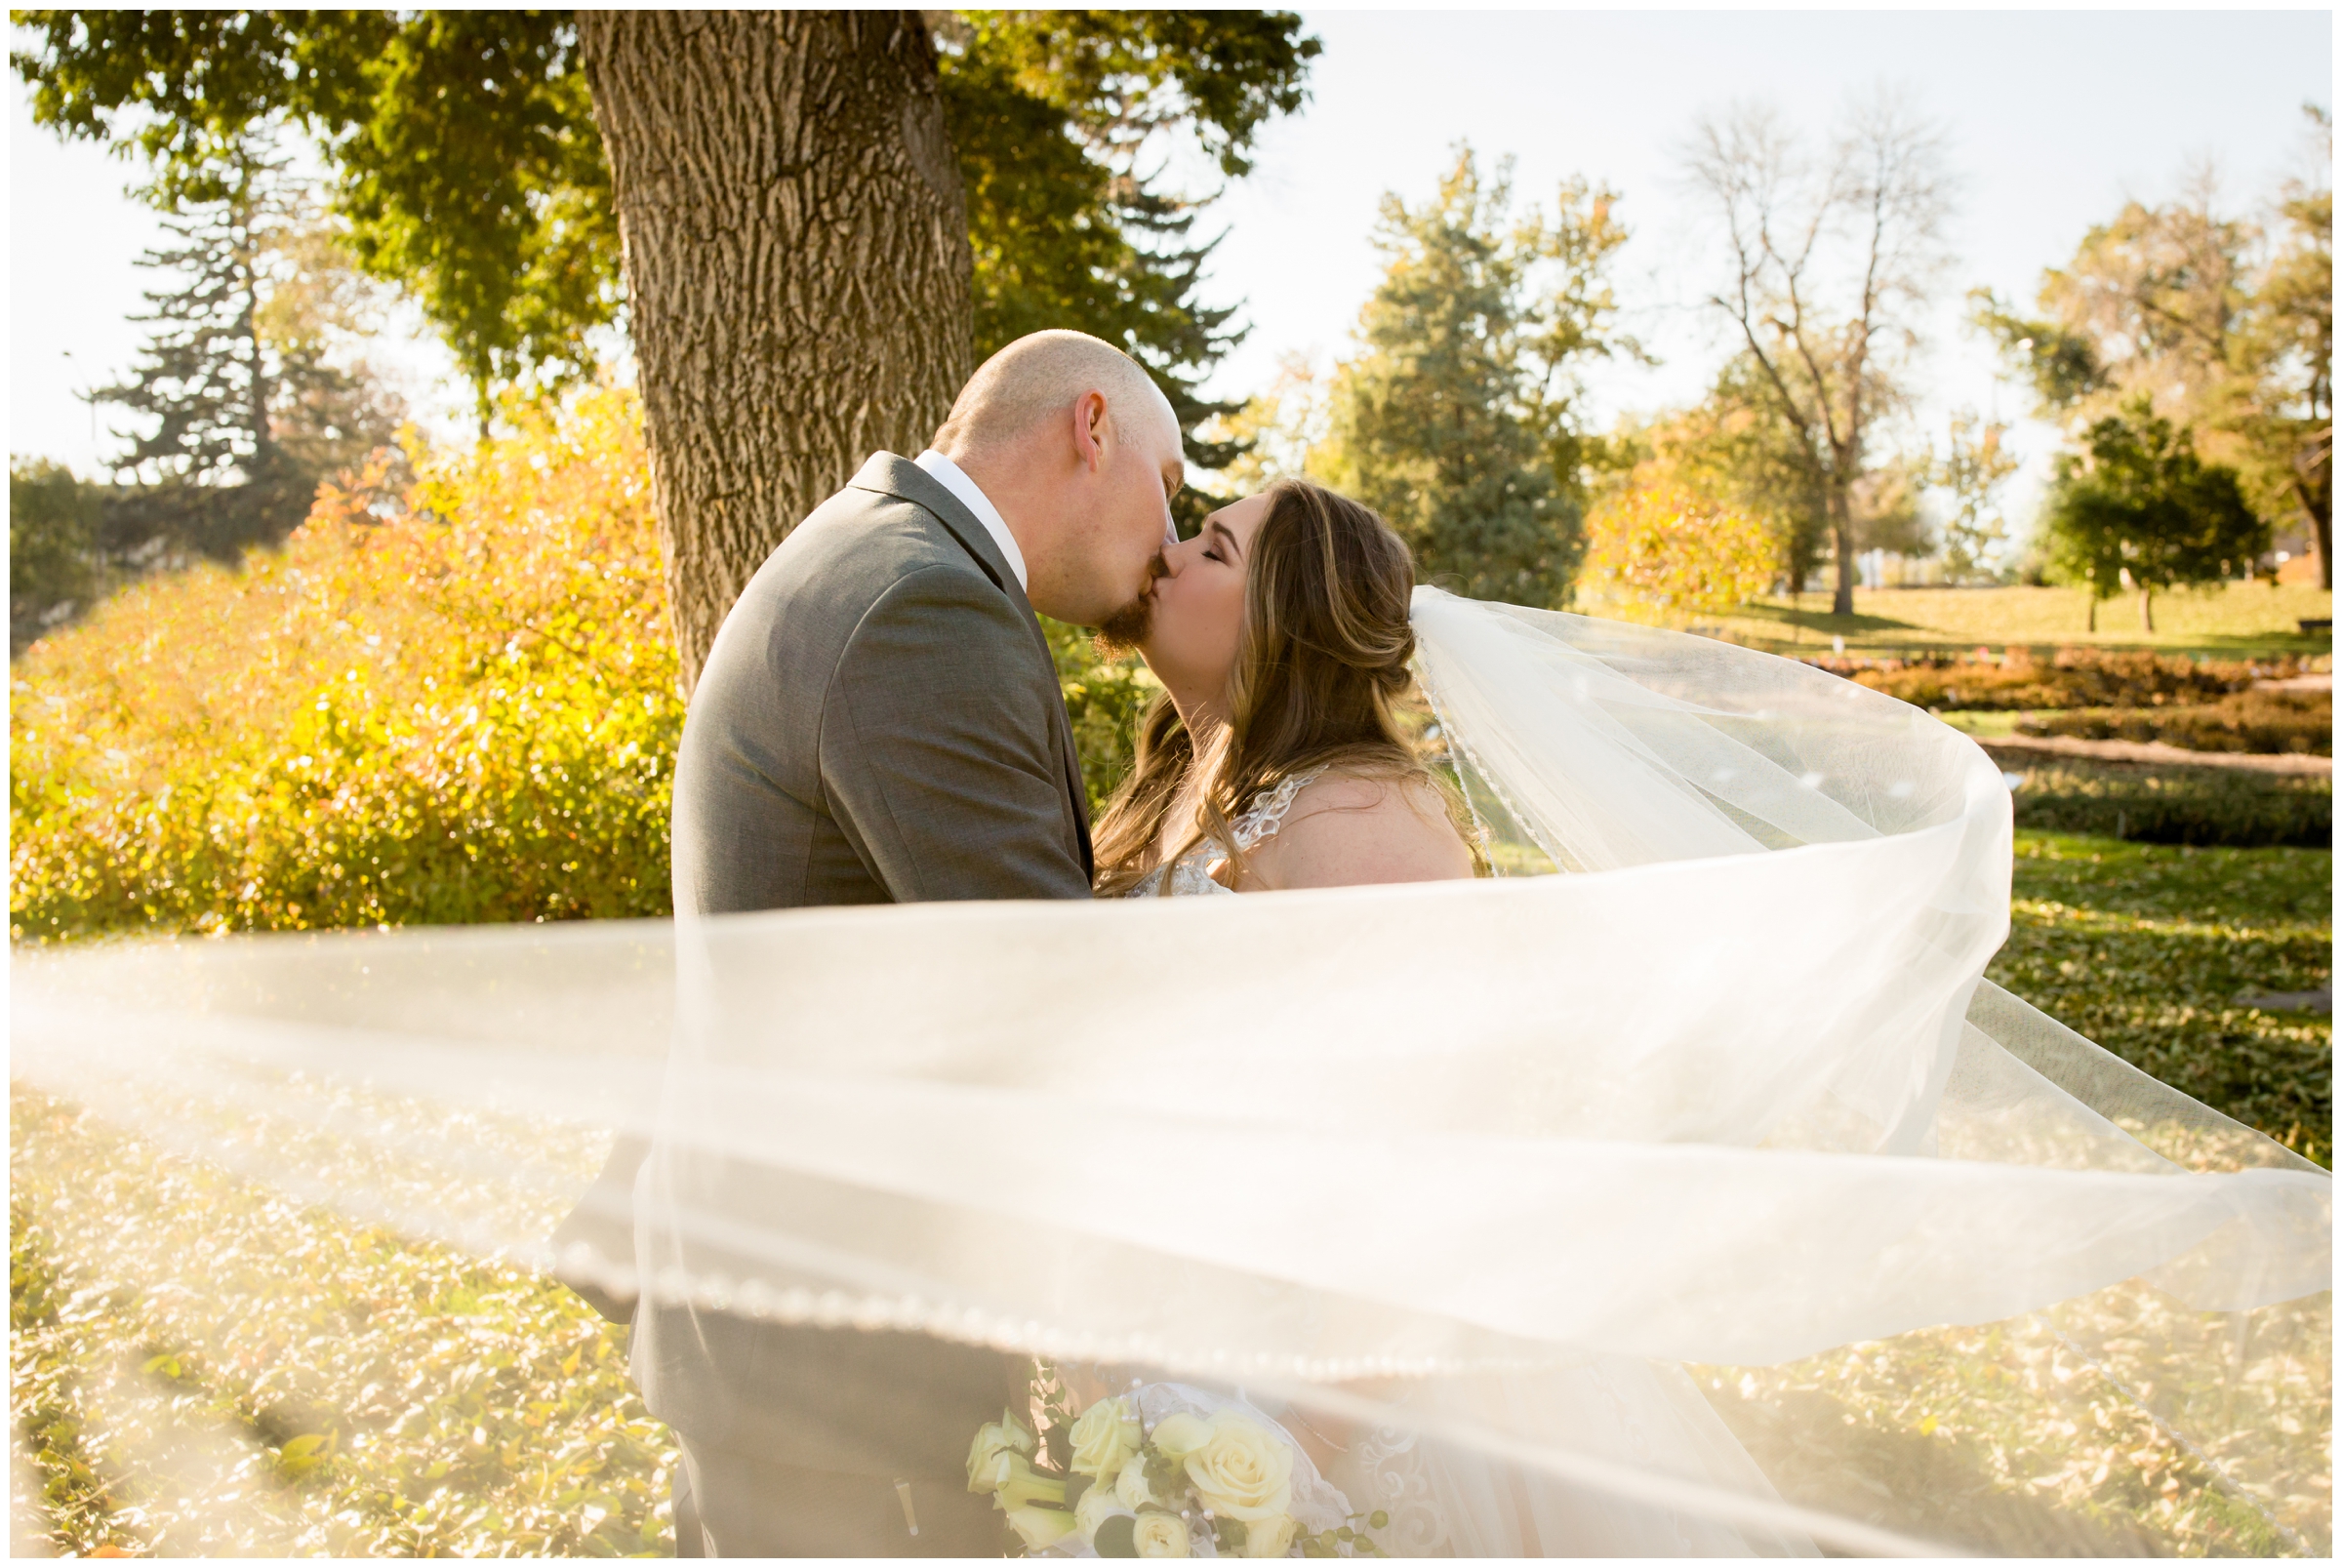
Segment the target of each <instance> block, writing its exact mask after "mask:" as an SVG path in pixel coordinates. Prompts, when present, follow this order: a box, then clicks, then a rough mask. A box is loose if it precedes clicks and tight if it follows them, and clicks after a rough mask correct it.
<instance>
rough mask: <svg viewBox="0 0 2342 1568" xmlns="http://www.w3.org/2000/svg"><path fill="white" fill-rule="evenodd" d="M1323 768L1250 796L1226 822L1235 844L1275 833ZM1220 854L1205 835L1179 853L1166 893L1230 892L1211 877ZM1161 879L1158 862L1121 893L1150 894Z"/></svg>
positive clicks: (1247, 844) (1247, 845) (1248, 844)
mask: <svg viewBox="0 0 2342 1568" xmlns="http://www.w3.org/2000/svg"><path fill="white" fill-rule="evenodd" d="M1324 772H1325V769H1324V768H1323V767H1315V768H1304V769H1302V770H1301V772H1299V773H1289V774H1287V775H1285V777H1284V778H1282V779H1280V780H1278V781H1277V782H1276V783H1275V784H1273V785H1272V786H1271V787H1269V788H1267V789H1264V790H1262V791H1261V792H1260V793H1259V794H1257V795H1255V796H1253V797H1252V804H1251V805H1249V806H1247V807H1245V808H1244V810H1243V811H1242V813H1240V814H1239V815H1238V816H1237V818H1236V820H1235V821H1234V822H1232V823H1230V824H1228V825H1229V829H1230V831H1231V832H1232V834H1233V835H1234V837H1235V840H1236V848H1238V849H1240V850H1245V851H1250V850H1252V849H1253V848H1254V847H1255V846H1257V845H1258V844H1259V843H1260V842H1261V840H1263V839H1265V838H1273V837H1275V836H1276V830H1277V829H1278V828H1280V827H1282V826H1284V825H1285V815H1286V813H1288V812H1290V811H1291V810H1292V809H1293V802H1294V801H1295V800H1296V799H1298V798H1300V795H1301V792H1302V791H1303V790H1304V789H1307V788H1308V787H1309V786H1310V785H1311V784H1314V783H1315V782H1316V781H1317V779H1318V778H1319V777H1320V776H1321V775H1323V774H1324ZM1221 858H1222V851H1221V848H1220V846H1219V845H1218V844H1216V843H1214V842H1212V840H1210V839H1208V838H1207V839H1205V840H1204V841H1203V842H1202V843H1200V844H1198V845H1196V846H1195V847H1194V848H1193V849H1191V850H1190V851H1188V852H1187V853H1186V854H1185V855H1182V856H1181V857H1180V858H1179V859H1178V860H1177V861H1176V862H1174V863H1173V864H1172V865H1171V867H1170V870H1171V895H1170V896H1171V897H1172V898H1175V899H1177V898H1186V897H1191V896H1194V895H1201V894H1211V893H1232V892H1233V891H1234V889H1232V888H1224V887H1222V886H1221V885H1220V884H1219V883H1217V882H1215V881H1213V880H1212V870H1211V868H1212V864H1213V863H1214V862H1215V861H1218V860H1220V859H1221ZM1162 880H1163V867H1161V866H1159V865H1158V866H1156V867H1155V868H1154V869H1153V870H1151V871H1150V872H1148V873H1147V875H1146V876H1145V877H1144V878H1143V879H1141V881H1140V882H1139V885H1138V886H1136V887H1134V888H1132V889H1131V890H1130V892H1129V893H1128V894H1126V895H1125V897H1127V898H1133V899H1146V898H1152V897H1154V895H1155V891H1156V889H1157V888H1159V887H1160V886H1161V884H1162Z"/></svg>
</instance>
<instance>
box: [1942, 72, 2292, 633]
mask: <svg viewBox="0 0 2342 1568" xmlns="http://www.w3.org/2000/svg"><path fill="white" fill-rule="evenodd" d="M2309 114H2310V118H2311V122H2312V126H2313V129H2314V130H2315V131H2316V132H2317V133H2318V135H2319V137H2320V138H2321V141H2322V149H2321V156H2320V157H2319V158H2318V160H2317V166H2318V169H2319V171H2320V172H2319V173H2318V174H2316V175H2314V176H2312V177H2310V178H2306V179H2302V180H2297V181H2292V182H2290V183H2289V184H2288V185H2287V186H2286V187H2285V188H2284V189H2283V191H2282V192H2281V194H2280V197H2279V199H2278V201H2277V202H2276V203H2275V204H2274V210H2273V211H2272V213H2271V215H2270V220H2269V221H2268V222H2266V223H2261V222H2255V221H2250V220H2248V219H2246V218H2245V217H2242V216H2240V215H2239V214H2237V213H2235V212H2233V211H2230V210H2228V209H2227V208H2226V207H2225V206H2224V204H2223V202H2222V200H2221V197H2220V192H2219V189H2218V187H2217V186H2216V184H2215V183H2214V182H2213V181H2212V180H2211V179H2210V178H2209V176H2208V175H2202V174H2200V175H2198V176H2197V177H2195V178H2194V179H2192V180H2191V181H2188V183H2187V186H2186V188H2185V189H2183V190H2182V192H2181V193H2180V195H2179V196H2178V197H2177V199H2175V200H2172V201H2168V202H2164V203H2162V204H2160V205H2156V206H2150V205H2148V204H2146V203H2144V202H2137V201H2133V202H2129V203H2126V204H2124V206H2123V207H2122V209H2121V211H2120V212H2118V213H2117V214H2116V215H2115V216H2114V218H2113V219H2112V220H2110V221H2107V222H2104V223H2101V224H2098V225H2096V226H2095V227H2093V228H2091V229H2090V230H2089V232H2088V233H2087V234H2085V235H2084V236H2083V238H2082V241H2081V244H2080V246H2079V247H2077V248H2076V251H2075V254H2074V258H2073V260H2072V261H2069V262H2067V263H2066V264H2065V265H2064V266H2061V267H2054V268H2051V269H2050V270H2049V271H2047V272H2045V273H2043V274H2042V279H2041V286H2040V290H2039V297H2038V301H2037V310H2038V314H2035V315H2030V316H2029V315H2026V314H2024V313H2022V312H2020V311H2019V310H2017V309H2016V308H2014V307H2013V306H2012V305H2010V304H2008V303H2006V302H2001V301H1999V300H1997V299H1995V298H1993V297H1992V296H1991V295H1989V294H1980V295H1978V296H1977V297H1976V308H1975V316H1976V319H1977V321H1978V323H1979V324H1980V325H1982V326H1983V327H1984V328H1985V329H1986V330H1987V331H1988V332H1990V333H1991V334H1992V335H1993V336H1994V337H1996V338H1998V339H1999V342H2000V344H2001V346H2002V348H2003V349H2004V350H2005V351H2006V352H2007V353H2008V354H2009V356H2010V357H2011V359H2012V360H2014V361H2015V362H2016V364H2017V365H2018V366H2019V367H2020V368H2021V369H2022V370H2023V371H2024V372H2025V373H2026V374H2027V376H2028V378H2029V379H2030V380H2031V381H2032V382H2033V384H2034V387H2035V390H2036V392H2037V393H2038V394H2039V399H2040V402H2041V405H2042V408H2043V412H2044V413H2046V414H2048V415H2049V416H2050V417H2052V418H2055V419H2057V420H2059V421H2060V422H2062V423H2063V424H2064V425H2065V427H2066V430H2067V433H2068V435H2069V437H2070V438H2072V439H2073V440H2074V441H2076V442H2077V443H2078V444H2079V443H2082V442H2085V441H2086V440H2087V439H2088V432H2089V431H2090V430H2091V429H2092V428H2093V427H2095V426H2096V425H2097V424H2098V423H2099V422H2101V421H2104V420H2107V419H2113V418H2119V417H2120V411H2121V410H2122V409H2124V408H2125V407H2127V406H2128V405H2130V404H2133V403H2135V402H2136V401H2137V400H2139V399H2141V398H2145V399H2147V400H2148V401H2149V402H2150V403H2151V404H2152V405H2153V407H2154V410H2155V412H2156V413H2157V415H2159V416H2160V417H2162V418H2164V419H2167V420H2170V421H2172V422H2176V423H2177V424H2179V425H2181V426H2184V427H2185V428H2186V429H2187V430H2188V431H2189V433H2190V436H2191V439H2192V441H2193V444H2194V445H2195V446H2196V447H2197V448H2198V449H2200V450H2201V452H2202V453H2203V455H2204V456H2205V458H2206V459H2208V460H2213V461H2217V462H2221V463H2224V464H2226V465H2229V466H2232V467H2234V468H2235V469H2236V470H2237V472H2238V474H2239V476H2240V478H2241V481H2242V483H2243V485H2244V488H2245V493H2246V495H2247V497H2248V498H2249V499H2250V500H2251V502H2252V503H2253V504H2254V507H2255V509H2256V510H2257V511H2259V512H2260V514H2261V515H2262V517H2263V518H2265V519H2266V520H2267V521H2268V522H2270V523H2271V524H2273V525H2276V526H2279V527H2301V528H2302V529H2304V531H2305V532H2306V533H2307V534H2308V536H2309V539H2310V543H2311V545H2312V548H2313V549H2314V550H2315V551H2316V553H2317V555H2318V560H2319V571H2320V574H2321V578H2322V582H2323V583H2324V585H2326V586H2328V587H2330V586H2332V581H2333V568H2332V552H2333V355H2334V343H2333V330H2334V329H2333V189H2332V183H2331V180H2330V178H2329V175H2328V163H2329V157H2328V155H2329V154H2330V141H2331V133H2330V124H2329V122H2328V120H2327V117H2326V115H2325V113H2324V111H2322V110H2321V109H2317V108H2312V109H2311V110H2310V111H2309Z"/></svg>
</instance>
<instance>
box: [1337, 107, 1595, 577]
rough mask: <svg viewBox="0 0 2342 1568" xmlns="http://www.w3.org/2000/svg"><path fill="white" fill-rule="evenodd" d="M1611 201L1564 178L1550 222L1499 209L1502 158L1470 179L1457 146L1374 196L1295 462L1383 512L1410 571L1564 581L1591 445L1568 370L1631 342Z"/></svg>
mask: <svg viewBox="0 0 2342 1568" xmlns="http://www.w3.org/2000/svg"><path fill="white" fill-rule="evenodd" d="M1614 200H1615V197H1614V196H1613V195H1612V194H1611V193H1610V192H1608V191H1604V190H1596V189H1593V188H1591V187H1588V186H1585V185H1582V184H1575V183H1573V184H1571V185H1568V186H1565V187H1563V189H1562V192H1561V200H1560V204H1559V208H1558V210H1557V212H1556V214H1555V220H1554V221H1553V222H1552V223H1550V224H1549V223H1548V222H1547V221H1546V220H1545V218H1544V216H1543V215H1542V214H1540V213H1538V212H1536V211H1534V210H1532V211H1530V212H1529V213H1527V214H1526V215H1525V216H1523V217H1521V218H1518V219H1515V218H1514V215H1513V211H1512V189H1511V183H1510V173H1509V169H1508V170H1502V171H1500V172H1499V173H1498V175H1497V176H1496V178H1495V179H1493V180H1483V179H1482V177H1481V175H1480V172H1479V168H1478V166H1477V164H1476V163H1475V161H1474V157H1473V154H1472V151H1471V149H1470V148H1469V147H1467V148H1464V149H1462V150H1461V152H1460V153H1459V155H1458V158H1457V161H1456V164H1455V167H1454V168H1453V169H1452V170H1451V171H1450V172H1449V174H1448V175H1447V177H1446V178H1445V179H1444V180H1442V181H1440V186H1439V192H1438V194H1437V195H1436V196H1435V197H1433V199H1432V200H1431V201H1428V202H1426V203H1424V204H1423V205H1421V206H1420V207H1410V206H1409V205H1408V204H1407V203H1405V202H1403V201H1401V200H1400V199H1399V198H1398V197H1397V196H1395V195H1392V196H1386V197H1385V198H1384V202H1383V213H1382V221H1381V225H1380V227H1379V228H1378V230H1377V233H1376V239H1375V243H1376V245H1377V246H1378V247H1379V248H1380V249H1381V250H1382V252H1383V254H1384V256H1385V257H1386V258H1387V259H1388V268H1387V270H1386V272H1385V274H1384V277H1383V281H1382V283H1381V285H1380V286H1379V287H1377V288H1376V290H1375V293H1374V297H1373V299H1371V300H1370V301H1368V302H1367V304H1366V307H1365V309H1364V310H1363V311H1362V312H1361V313H1360V315H1359V318H1358V338H1359V340H1360V351H1359V352H1358V353H1357V354H1356V355H1355V356H1354V357H1353V358H1352V359H1351V360H1349V361H1348V362H1346V363H1345V364H1343V365H1341V366H1340V367H1339V368H1338V369H1337V370H1336V372H1335V375H1334V381H1333V385H1332V388H1331V391H1330V394H1329V397H1328V403H1329V410H1328V415H1329V423H1330V431H1329V436H1328V439H1327V441H1326V442H1325V443H1324V445H1323V446H1322V447H1320V448H1319V449H1318V450H1317V452H1316V453H1313V454H1312V458H1311V468H1312V472H1314V473H1316V474H1318V476H1319V477H1321V478H1323V479H1325V480H1326V481H1327V482H1328V483H1331V484H1334V485H1336V486H1338V487H1340V488H1342V489H1344V490H1347V491H1349V492H1350V493H1352V494H1353V495H1355V496H1357V497H1358V498H1359V499H1360V500H1362V501H1364V502H1366V503H1368V504H1369V505H1371V506H1373V507H1374V508H1375V509H1376V510H1378V511H1380V512H1381V513H1382V514H1383V515H1384V516H1385V517H1387V518H1389V519H1390V521H1391V524H1392V526H1393V528H1395V529H1397V530H1398V532H1399V534H1400V535H1401V537H1403V538H1404V539H1405V540H1406V541H1407V543H1408V544H1409V545H1411V546H1412V547H1413V549H1414V551H1415V559H1416V575H1417V577H1418V578H1419V579H1421V580H1422V581H1425V582H1438V583H1443V584H1444V585H1447V586H1451V587H1453V588H1455V589H1456V591H1458V592H1460V593H1464V594H1467V595H1470V596H1471V597H1474V598H1482V599H1501V600H1506V601H1509V602H1511V603H1515V604H1528V605H1551V604H1558V603H1560V602H1561V601H1562V599H1563V598H1564V597H1565V596H1566V594H1567V593H1568V591H1569V583H1570V578H1571V576H1572V575H1573V574H1574V572H1575V571H1576V568H1577V559H1578V554H1579V551H1580V548H1581V543H1580V539H1579V533H1580V521H1581V518H1582V517H1583V515H1584V504H1583V498H1584V475H1583V469H1584V466H1585V463H1586V461H1587V458H1588V448H1589V446H1590V442H1589V440H1588V438H1587V436H1586V435H1585V432H1584V431H1583V429H1582V428H1581V426H1580V423H1579V422H1578V420H1577V418H1576V408H1575V405H1576V402H1577V398H1576V395H1575V392H1576V388H1575V385H1574V382H1573V372H1574V370H1575V368H1576V364H1577V363H1578V362H1579V361H1581V360H1582V359H1583V358H1585V357H1588V356H1594V355H1606V354H1639V353H1640V349H1639V348H1638V347H1636V346H1635V343H1634V342H1633V341H1632V340H1629V339H1625V338H1621V337H1618V336H1616V335H1615V334H1613V333H1612V332H1611V331H1610V327H1609V322H1610V318H1611V315H1612V313H1613V305H1612V302H1611V300H1610V295H1609V291H1608V289H1607V287H1606V286H1605V285H1604V284H1603V282H1602V268H1603V263H1604V261H1605V259H1606V258H1607V257H1608V255H1609V254H1610V252H1611V251H1613V250H1614V249H1616V247H1617V246H1618V244H1619V243H1620V242H1621V241H1623V240H1624V238H1625V230H1624V229H1622V228H1620V227H1619V226H1618V224H1617V223H1616V221H1614V220H1613V219H1612V218H1611V216H1610V207H1611V203H1612V202H1613V201H1614Z"/></svg>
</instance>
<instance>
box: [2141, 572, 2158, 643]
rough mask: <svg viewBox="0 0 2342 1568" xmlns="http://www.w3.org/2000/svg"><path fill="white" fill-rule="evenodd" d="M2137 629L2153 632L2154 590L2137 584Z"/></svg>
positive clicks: (2143, 584) (2142, 584)
mask: <svg viewBox="0 0 2342 1568" xmlns="http://www.w3.org/2000/svg"><path fill="white" fill-rule="evenodd" d="M2139 629H2140V630H2141V631H2149V632H2152V631H2153V630H2155V589H2153V588H2151V587H2149V586H2148V585H2147V584H2146V583H2140V584H2139Z"/></svg>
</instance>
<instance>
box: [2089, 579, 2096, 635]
mask: <svg viewBox="0 0 2342 1568" xmlns="http://www.w3.org/2000/svg"><path fill="white" fill-rule="evenodd" d="M2089 630H2090V635H2091V636H2093V637H2094V636H2096V635H2097V634H2098V593H2097V590H2096V589H2092V590H2091V592H2090V626H2089Z"/></svg>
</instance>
